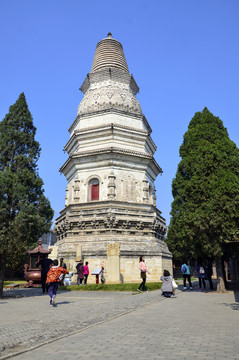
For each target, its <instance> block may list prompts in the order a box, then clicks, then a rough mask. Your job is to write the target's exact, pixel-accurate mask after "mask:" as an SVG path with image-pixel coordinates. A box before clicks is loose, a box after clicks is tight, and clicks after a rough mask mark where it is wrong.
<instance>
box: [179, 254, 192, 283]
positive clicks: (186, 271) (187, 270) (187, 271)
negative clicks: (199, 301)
mask: <svg viewBox="0 0 239 360" xmlns="http://www.w3.org/2000/svg"><path fill="white" fill-rule="evenodd" d="M181 271H182V273H183V289H184V290H186V289H187V287H186V280H188V283H189V288H190V290H192V289H193V288H192V282H191V266H190V261H189V260H188V261H184V263H183V265H182V266H181Z"/></svg>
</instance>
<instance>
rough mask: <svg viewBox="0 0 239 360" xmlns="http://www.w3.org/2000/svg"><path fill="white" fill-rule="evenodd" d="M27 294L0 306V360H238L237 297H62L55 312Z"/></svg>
mask: <svg viewBox="0 0 239 360" xmlns="http://www.w3.org/2000/svg"><path fill="white" fill-rule="evenodd" d="M24 291H25V293H24V294H26V295H27V297H22V298H16V299H12V298H7V297H5V298H3V299H1V300H0V309H1V316H0V350H2V351H1V352H0V359H6V358H9V357H12V356H13V355H14V354H16V357H15V358H16V359H18V360H21V359H24V360H25V359H34V360H38V359H45V358H47V359H48V360H56V359H61V360H64V359H67V360H68V359H75V358H87V360H88V359H89V360H90V359H121V360H127V359H138V358H139V357H140V358H145V359H150V360H151V359H171V360H173V359H177V360H181V359H191V358H194V359H200V360H201V359H209V360H211V359H239V299H238V296H236V297H235V295H234V293H233V292H230V293H226V294H216V293H210V292H208V293H199V292H197V291H196V290H194V291H191V292H189V291H186V292H181V291H180V290H178V292H177V297H176V298H175V299H173V298H171V299H165V298H162V297H161V296H160V291H154V292H149V293H139V294H138V293H137V294H135V295H133V294H132V293H112V292H62V293H59V294H58V297H57V307H55V308H52V307H50V306H49V298H48V296H47V295H44V296H43V295H40V290H39V289H36V290H32V289H26V290H24ZM12 293H14V294H16V295H17V294H20V295H21V294H23V292H22V293H21V290H17V291H16V290H12V291H9V290H8V292H6V293H5V295H10V294H12ZM33 295H34V296H33ZM72 332H73V334H71V333H72ZM70 334H71V335H70ZM43 343H45V345H42V346H38V345H39V344H43ZM24 350H28V351H27V352H24V353H21V352H22V351H24Z"/></svg>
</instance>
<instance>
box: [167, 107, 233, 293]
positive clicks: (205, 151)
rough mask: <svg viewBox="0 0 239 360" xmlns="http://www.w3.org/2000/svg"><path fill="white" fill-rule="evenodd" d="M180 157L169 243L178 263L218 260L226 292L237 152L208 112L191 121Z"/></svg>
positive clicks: (222, 284) (174, 188) (220, 124)
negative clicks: (225, 267)
mask: <svg viewBox="0 0 239 360" xmlns="http://www.w3.org/2000/svg"><path fill="white" fill-rule="evenodd" d="M180 156H181V158H182V160H181V161H180V163H179V165H178V169H177V173H176V177H175V179H174V180H173V183H172V194H173V198H174V200H173V203H172V209H171V216H172V217H171V220H170V225H169V229H168V236H167V243H168V245H169V248H170V250H171V251H172V253H173V255H174V256H175V258H176V259H180V258H181V259H182V257H186V258H187V257H190V256H191V257H193V258H197V257H202V258H205V257H211V258H214V259H215V260H216V267H217V275H218V279H219V281H218V290H222V291H223V290H224V289H225V288H224V281H223V272H222V262H221V256H222V255H223V253H224V250H225V245H226V243H227V242H231V241H235V240H236V239H237V235H236V234H238V229H239V149H238V148H237V146H236V145H235V143H234V142H233V141H232V140H230V138H229V136H228V132H227V129H226V128H225V127H224V126H223V123H222V121H221V120H220V119H219V118H218V117H215V116H214V115H213V114H212V113H211V112H210V111H208V109H207V108H205V109H204V110H203V111H202V112H198V113H196V114H195V116H194V117H193V119H192V120H191V122H190V124H189V126H188V131H187V132H186V133H185V135H184V139H183V144H182V145H181V147H180Z"/></svg>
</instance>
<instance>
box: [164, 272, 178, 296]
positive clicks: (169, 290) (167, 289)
mask: <svg viewBox="0 0 239 360" xmlns="http://www.w3.org/2000/svg"><path fill="white" fill-rule="evenodd" d="M160 280H161V281H162V282H163V284H162V286H161V291H162V295H163V296H165V297H176V296H175V291H174V289H173V284H172V281H173V278H172V276H171V275H170V272H169V271H168V270H164V272H163V275H162V276H161V277H160Z"/></svg>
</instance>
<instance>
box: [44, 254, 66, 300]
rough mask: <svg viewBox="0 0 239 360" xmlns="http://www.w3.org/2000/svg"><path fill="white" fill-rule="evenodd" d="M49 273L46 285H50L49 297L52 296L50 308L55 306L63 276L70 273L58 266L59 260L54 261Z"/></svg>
mask: <svg viewBox="0 0 239 360" xmlns="http://www.w3.org/2000/svg"><path fill="white" fill-rule="evenodd" d="M50 266H51V267H50V269H49V271H48V273H47V278H46V283H47V284H48V295H49V296H50V306H53V305H55V300H56V293H57V289H58V286H59V284H60V276H61V274H69V272H68V271H67V270H66V269H64V268H63V267H61V266H58V260H57V259H56V260H53V264H51V265H50Z"/></svg>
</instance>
